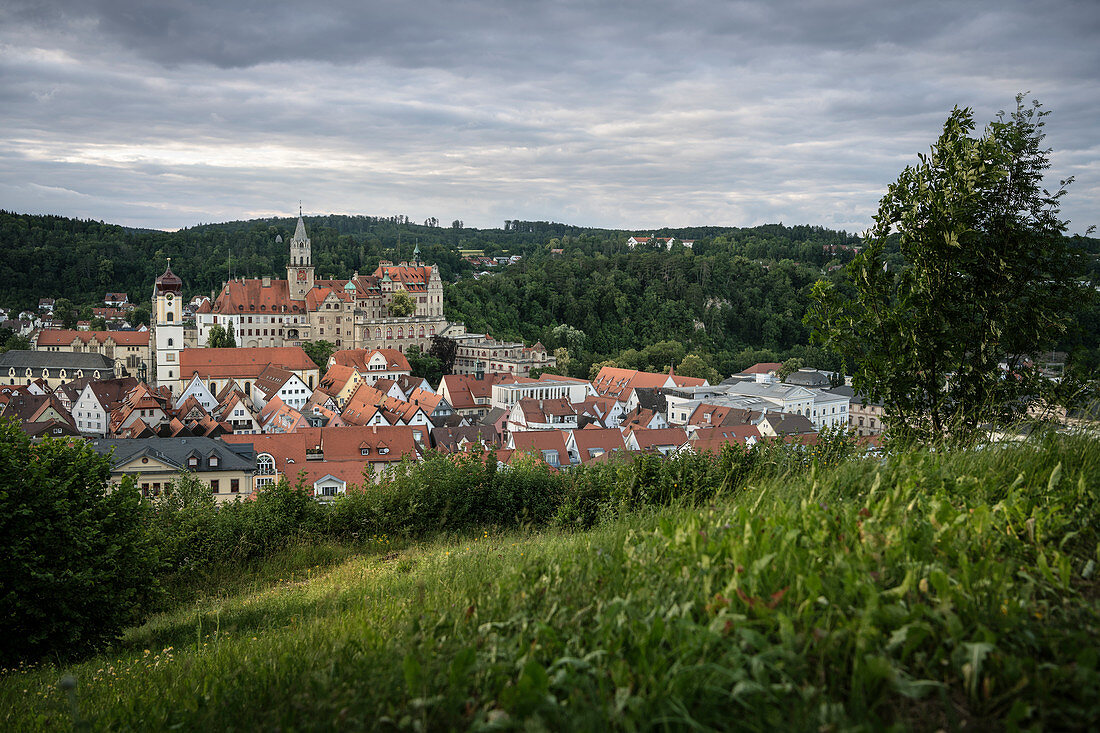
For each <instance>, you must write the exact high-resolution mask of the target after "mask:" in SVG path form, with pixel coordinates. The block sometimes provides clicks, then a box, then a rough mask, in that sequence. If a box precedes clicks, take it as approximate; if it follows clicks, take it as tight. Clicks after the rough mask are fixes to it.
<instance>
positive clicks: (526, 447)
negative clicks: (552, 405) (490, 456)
mask: <svg viewBox="0 0 1100 733" xmlns="http://www.w3.org/2000/svg"><path fill="white" fill-rule="evenodd" d="M509 444H510V445H512V446H513V448H514V450H515V451H516V452H517V453H529V454H530V455H532V456H534V457H535V458H537V459H539V460H545V458H544V456H543V453H544V451H555V452H556V453H557V454H558V465H559V466H568V465H569V451H567V450H566V448H565V434H564V433H563V432H562V431H561V430H529V431H526V432H520V433H512V434H511V436H510V437H509Z"/></svg>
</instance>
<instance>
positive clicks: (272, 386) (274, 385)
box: [255, 364, 296, 399]
mask: <svg viewBox="0 0 1100 733" xmlns="http://www.w3.org/2000/svg"><path fill="white" fill-rule="evenodd" d="M295 376H296V375H295V374H294V372H291V371H288V370H286V369H283V368H282V367H278V366H275V365H274V364H268V365H267V366H266V367H264V370H263V371H262V372H260V376H258V377H256V384H255V387H256V389H258V390H260V392H262V393H263V395H264V397H265V398H266V399H270V398H271V397H273V396H274V395H275V394H277V393H278V392H279V390H280V389H282V388H283V385H285V384H286V383H287V382H289V381H290V380H291V379H294V378H295Z"/></svg>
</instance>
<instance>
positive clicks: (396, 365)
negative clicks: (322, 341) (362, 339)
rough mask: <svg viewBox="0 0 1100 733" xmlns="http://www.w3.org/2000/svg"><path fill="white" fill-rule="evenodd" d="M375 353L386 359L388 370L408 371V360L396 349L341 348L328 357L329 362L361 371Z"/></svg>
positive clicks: (409, 368)
mask: <svg viewBox="0 0 1100 733" xmlns="http://www.w3.org/2000/svg"><path fill="white" fill-rule="evenodd" d="M375 353H378V354H381V355H382V356H383V357H385V359H386V369H387V370H389V371H399V372H409V371H412V367H410V366H409V360H408V359H406V358H405V355H404V354H402V353H401V352H400V351H398V350H397V349H343V350H342V351H337V352H334V353H333V355H332V357H331V358H330V359H329V364H332V365H340V366H350V367H355V368H356V369H359V370H360V371H361V372H368V371H370V370H368V369H367V363H368V362H370V360H371V356H373V355H374V354H375Z"/></svg>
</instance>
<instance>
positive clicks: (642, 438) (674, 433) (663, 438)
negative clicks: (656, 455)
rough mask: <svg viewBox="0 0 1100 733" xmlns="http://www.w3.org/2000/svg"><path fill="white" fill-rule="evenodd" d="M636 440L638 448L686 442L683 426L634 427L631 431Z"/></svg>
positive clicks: (643, 448) (652, 447)
mask: <svg viewBox="0 0 1100 733" xmlns="http://www.w3.org/2000/svg"><path fill="white" fill-rule="evenodd" d="M631 434H632V435H633V436H634V439H635V440H637V441H638V450H653V449H655V448H657V447H658V446H668V445H675V446H681V445H683V444H684V443H686V442H687V433H686V432H684V429H683V428H636V429H635V430H633V431H631Z"/></svg>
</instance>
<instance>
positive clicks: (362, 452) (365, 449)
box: [359, 445, 370, 456]
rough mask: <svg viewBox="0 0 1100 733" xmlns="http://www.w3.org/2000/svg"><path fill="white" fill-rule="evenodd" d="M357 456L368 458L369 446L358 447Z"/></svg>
mask: <svg viewBox="0 0 1100 733" xmlns="http://www.w3.org/2000/svg"><path fill="white" fill-rule="evenodd" d="M359 455H361V456H369V455H370V446H366V445H364V446H360V448H359Z"/></svg>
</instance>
